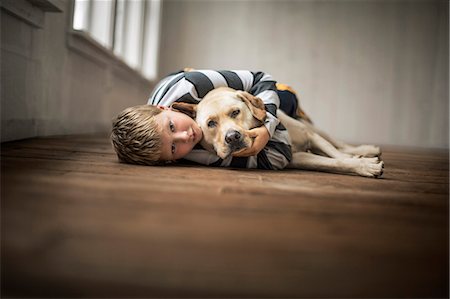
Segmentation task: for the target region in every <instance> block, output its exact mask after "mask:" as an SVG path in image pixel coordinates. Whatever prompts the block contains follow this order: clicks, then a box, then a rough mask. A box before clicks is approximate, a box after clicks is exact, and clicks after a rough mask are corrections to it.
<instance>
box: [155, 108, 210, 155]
mask: <svg viewBox="0 0 450 299" xmlns="http://www.w3.org/2000/svg"><path fill="white" fill-rule="evenodd" d="M160 108H161V109H163V111H162V112H161V113H160V114H158V115H156V116H155V119H156V121H157V122H158V123H159V124H160V127H161V138H162V148H161V160H162V161H171V160H177V159H181V158H183V157H184V156H186V155H187V154H188V153H189V152H190V151H191V150H192V149H193V148H194V146H195V145H196V144H197V143H198V142H199V141H200V140H201V139H202V137H203V133H202V130H201V129H200V127H199V126H198V125H197V123H196V122H195V121H194V120H193V119H192V118H190V117H189V116H187V115H186V114H183V113H181V112H177V111H173V110H171V109H170V108H167V107H160Z"/></svg>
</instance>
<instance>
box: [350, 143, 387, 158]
mask: <svg viewBox="0 0 450 299" xmlns="http://www.w3.org/2000/svg"><path fill="white" fill-rule="evenodd" d="M342 152H344V153H347V154H350V155H354V156H356V157H380V156H381V149H380V147H378V146H376V145H370V144H363V145H359V146H349V147H346V148H344V149H342Z"/></svg>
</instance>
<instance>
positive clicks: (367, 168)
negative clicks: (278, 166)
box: [287, 152, 384, 178]
mask: <svg viewBox="0 0 450 299" xmlns="http://www.w3.org/2000/svg"><path fill="white" fill-rule="evenodd" d="M287 167H288V168H296V169H305V170H316V171H324V172H333V173H344V174H357V175H361V176H365V177H372V178H377V177H380V176H381V175H382V174H383V168H384V163H383V162H382V161H380V160H379V159H378V158H338V159H334V158H328V157H323V156H319V155H315V154H312V153H305V152H298V153H294V154H293V156H292V161H291V163H289V165H288V166H287Z"/></svg>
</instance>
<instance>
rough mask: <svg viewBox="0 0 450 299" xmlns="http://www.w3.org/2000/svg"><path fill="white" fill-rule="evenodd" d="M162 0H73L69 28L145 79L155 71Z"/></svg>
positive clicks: (154, 74)
mask: <svg viewBox="0 0 450 299" xmlns="http://www.w3.org/2000/svg"><path fill="white" fill-rule="evenodd" d="M161 1H162V0H75V6H74V15H73V29H74V30H77V31H83V32H86V33H87V34H89V36H90V37H92V38H93V39H94V40H95V41H96V42H98V43H99V44H100V45H101V46H103V47H105V48H107V49H109V50H111V51H112V52H113V53H114V54H115V55H116V56H117V57H119V58H120V59H121V60H123V61H124V62H125V63H126V64H128V65H129V66H130V67H131V68H133V69H135V70H137V71H139V72H140V73H141V74H142V75H143V76H144V77H146V78H147V79H149V80H153V79H155V77H156V75H157V73H156V72H157V58H158V41H159V23H160V22H159V20H160V14H161Z"/></svg>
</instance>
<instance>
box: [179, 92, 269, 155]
mask: <svg viewBox="0 0 450 299" xmlns="http://www.w3.org/2000/svg"><path fill="white" fill-rule="evenodd" d="M172 108H174V109H176V110H178V111H180V112H183V113H186V114H188V115H189V116H191V117H192V118H194V119H195V120H196V122H197V123H198V124H199V126H200V128H201V129H202V131H203V139H202V140H201V144H202V146H203V147H204V148H205V149H207V150H209V151H212V152H215V153H216V154H217V155H218V156H219V157H221V158H222V159H225V158H227V157H228V156H230V155H231V154H233V153H234V152H237V151H240V150H242V149H244V148H247V147H250V146H251V145H252V144H253V139H252V138H251V137H249V136H248V134H247V131H248V130H250V129H253V128H256V127H258V126H260V125H261V124H262V123H263V121H264V119H265V118H266V111H265V108H264V103H263V101H262V100H261V99H260V98H257V97H255V96H253V95H251V94H249V93H248V92H245V91H236V90H234V89H231V88H227V87H221V88H217V89H214V90H212V91H210V92H209V93H208V94H207V95H206V96H205V97H204V98H203V100H202V101H200V103H199V104H198V105H196V104H187V103H173V104H172Z"/></svg>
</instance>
